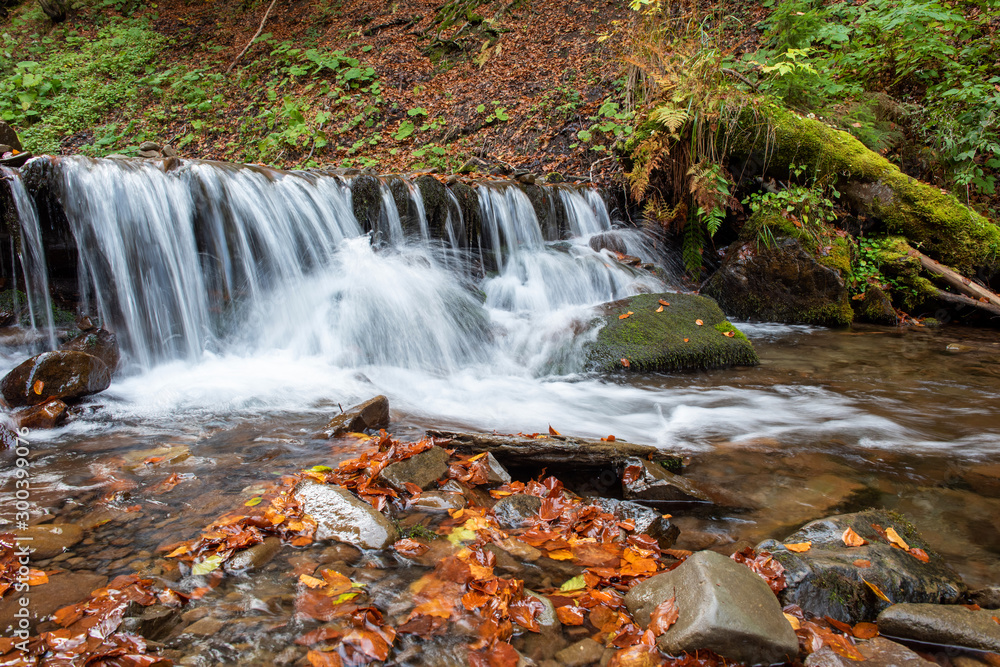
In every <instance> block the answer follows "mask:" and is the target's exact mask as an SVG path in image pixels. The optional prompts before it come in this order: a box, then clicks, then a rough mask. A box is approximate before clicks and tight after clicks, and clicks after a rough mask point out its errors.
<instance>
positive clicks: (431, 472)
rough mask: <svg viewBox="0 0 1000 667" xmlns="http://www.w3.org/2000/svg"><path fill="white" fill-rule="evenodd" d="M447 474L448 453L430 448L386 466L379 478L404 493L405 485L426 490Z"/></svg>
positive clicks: (441, 449)
mask: <svg viewBox="0 0 1000 667" xmlns="http://www.w3.org/2000/svg"><path fill="white" fill-rule="evenodd" d="M447 472H448V452H446V451H445V450H444V449H443V448H441V447H431V448H430V449H428V450H426V451H423V452H420V453H419V454H416V455H415V456H411V457H410V458H408V459H404V460H402V461H399V462H397V463H392V464H390V465H387V466H386V467H385V468H384V469H383V470H382V472H381V473H379V477H381V479H382V481H383V482H385V483H386V484H388V485H389V486H391V487H392V488H393V489H395V490H396V491H405V490H406V485H407V483H409V484H416V485H417V486H419V487H420V488H421V489H423V490H427V489H429V488H431V487H432V486H434V484H435V482H437V481H438V480H439V479H441V478H442V477H444V476H445V474H446V473H447Z"/></svg>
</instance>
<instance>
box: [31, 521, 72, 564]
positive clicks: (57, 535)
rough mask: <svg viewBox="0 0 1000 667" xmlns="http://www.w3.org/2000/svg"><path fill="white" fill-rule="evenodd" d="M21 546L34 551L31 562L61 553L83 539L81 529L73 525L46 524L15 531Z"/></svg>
mask: <svg viewBox="0 0 1000 667" xmlns="http://www.w3.org/2000/svg"><path fill="white" fill-rule="evenodd" d="M14 534H15V535H17V537H18V539H19V540H20V543H21V545H22V546H27V547H30V548H31V549H33V550H34V551H33V552H32V554H31V559H32V560H45V559H46V558H53V557H55V556H58V555H59V554H61V553H63V552H64V551H66V550H67V549H69V548H70V547H72V546H73V545H74V544H76V543H77V542H79V541H80V540H82V539H83V529H82V528H80V526H78V525H76V524H75V523H48V524H42V525H40V526H31V527H30V528H25V529H23V530H16V531H14Z"/></svg>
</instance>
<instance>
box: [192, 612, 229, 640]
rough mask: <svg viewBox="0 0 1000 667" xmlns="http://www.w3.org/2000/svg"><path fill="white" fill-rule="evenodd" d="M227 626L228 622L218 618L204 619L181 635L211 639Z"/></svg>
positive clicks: (193, 624)
mask: <svg viewBox="0 0 1000 667" xmlns="http://www.w3.org/2000/svg"><path fill="white" fill-rule="evenodd" d="M225 626H226V622H225V621H222V620H220V619H218V618H211V617H207V618H203V619H200V620H197V621H195V622H194V623H192V624H191V625H189V626H187V627H186V628H184V632H183V633H181V634H185V635H193V636H195V637H211V636H212V635H214V634H216V633H217V632H219V631H220V630H222V628H224V627H225Z"/></svg>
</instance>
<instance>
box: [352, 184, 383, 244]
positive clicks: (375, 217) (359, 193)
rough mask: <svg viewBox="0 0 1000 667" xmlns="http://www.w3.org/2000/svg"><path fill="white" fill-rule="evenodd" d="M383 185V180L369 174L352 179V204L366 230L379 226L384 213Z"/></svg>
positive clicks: (362, 226) (356, 216) (355, 213)
mask: <svg viewBox="0 0 1000 667" xmlns="http://www.w3.org/2000/svg"><path fill="white" fill-rule="evenodd" d="M381 187H382V183H381V181H379V180H378V179H377V178H375V177H374V176H369V175H368V174H362V175H361V176H358V177H357V178H355V179H354V180H353V181H351V206H352V208H353V210H354V217H355V218H357V220H358V222H359V223H361V228H362V229H363V230H365V231H366V232H370V231H372V230H373V229H377V228H378V223H379V218H380V217H381V214H382V192H381Z"/></svg>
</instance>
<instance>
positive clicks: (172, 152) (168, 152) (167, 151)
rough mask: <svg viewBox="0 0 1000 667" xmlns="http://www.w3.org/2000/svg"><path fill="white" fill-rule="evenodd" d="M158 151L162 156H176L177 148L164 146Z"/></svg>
mask: <svg viewBox="0 0 1000 667" xmlns="http://www.w3.org/2000/svg"><path fill="white" fill-rule="evenodd" d="M160 152H161V153H163V157H177V149H176V148H174V147H173V146H164V147H163V150H161V151H160Z"/></svg>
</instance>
